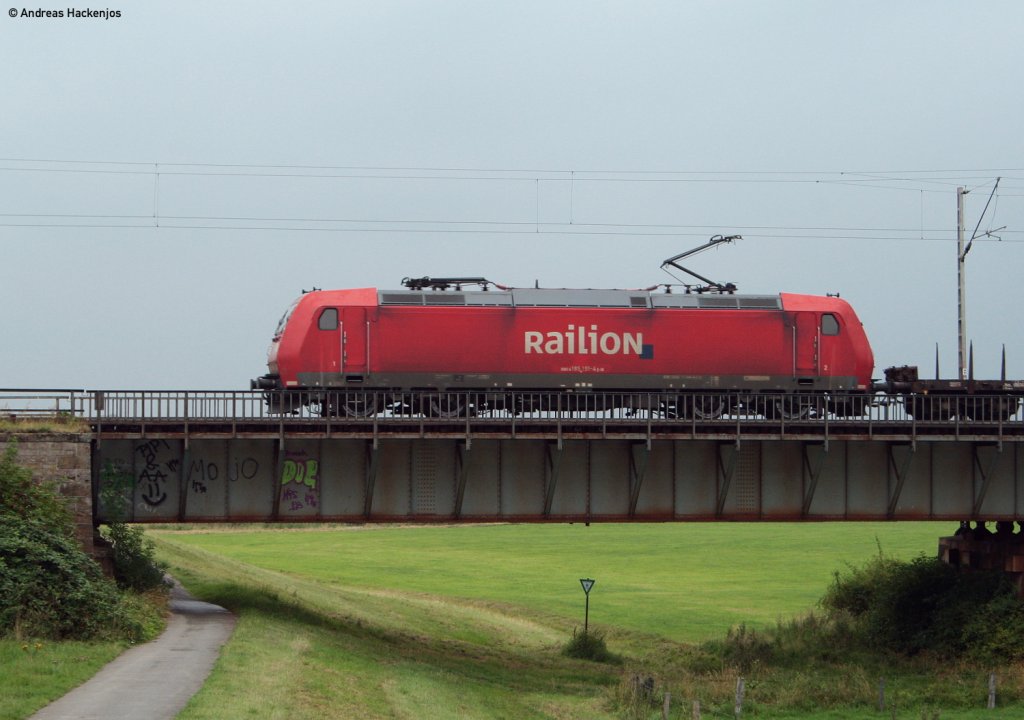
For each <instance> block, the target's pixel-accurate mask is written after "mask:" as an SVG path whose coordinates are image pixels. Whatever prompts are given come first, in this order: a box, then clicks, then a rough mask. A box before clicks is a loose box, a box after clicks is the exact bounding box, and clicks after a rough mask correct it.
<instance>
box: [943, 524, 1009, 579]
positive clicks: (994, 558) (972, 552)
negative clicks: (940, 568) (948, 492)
mask: <svg viewBox="0 0 1024 720" xmlns="http://www.w3.org/2000/svg"><path fill="white" fill-rule="evenodd" d="M1013 525H1014V524H1013V522H1010V521H999V522H996V531H995V532H994V533H993V532H991V531H990V530H988V529H987V528H986V527H985V523H982V522H977V523H975V527H974V528H972V527H970V523H969V522H966V521H964V522H962V523H961V524H960V529H959V530H957V532H956V534H955V535H953V536H951V537H944V538H939V558H940V559H941V560H942V562H944V563H946V564H947V565H952V566H953V567H956V568H960V569H961V570H965V571H968V572H969V571H972V570H999V571H1001V572H1003V573H1004V574H1005V575H1006V576H1007V577H1008V578H1009V579H1010V581H1011V582H1012V583H1013V584H1014V586H1015V587H1016V588H1017V594H1018V595H1020V596H1021V597H1024V524H1022V526H1021V531H1020V532H1016V533H1015V532H1014V530H1013Z"/></svg>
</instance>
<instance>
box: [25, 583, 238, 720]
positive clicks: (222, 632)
mask: <svg viewBox="0 0 1024 720" xmlns="http://www.w3.org/2000/svg"><path fill="white" fill-rule="evenodd" d="M170 608H171V613H172V614H171V618H170V620H169V621H168V623H167V629H166V630H164V632H163V633H162V634H161V635H160V637H158V638H157V639H156V640H153V641H151V642H148V643H146V644H144V645H137V646H136V647H133V648H131V649H130V650H127V651H125V652H123V653H121V655H119V656H118V657H117V658H116V659H114V660H113V661H111V662H110V663H108V664H107V665H106V666H105V667H104V668H103V669H102V670H100V671H99V672H98V673H96V675H94V676H93V677H92V679H90V680H87V681H86V682H85V683H84V684H82V685H80V686H79V687H77V688H75V689H74V690H72V691H71V692H69V693H68V694H67V695H65V696H64V697H62V698H60V699H59V700H55V701H54V702H52V703H50V704H49V705H47V706H46V707H44V708H43V709H42V710H40V711H39V712H37V713H36V714H35V715H33V716H32V717H31V718H30V720H100V719H101V718H102V720H139V719H140V718H146V719H147V720H165V719H166V720H170V718H173V717H174V716H175V715H177V714H178V713H179V712H181V709H182V708H183V707H185V703H187V702H188V701H189V698H191V697H192V696H193V695H195V694H196V692H198V691H199V688H201V687H202V686H203V683H204V682H205V681H206V677H207V676H208V675H209V674H210V670H212V669H213V664H214V663H215V662H216V661H217V656H218V655H219V654H220V648H221V645H223V644H224V643H225V641H227V639H228V638H229V637H231V631H232V630H234V627H235V616H234V615H232V614H231V613H229V612H228V611H227V610H225V609H224V608H222V607H220V606H219V605H213V604H211V603H205V602H201V601H199V600H196V599H194V598H193V597H192V596H191V595H189V594H188V592H187V591H186V590H185V589H184V588H183V587H181V585H179V584H178V583H177V582H175V584H174V589H173V590H172V591H171V603H170Z"/></svg>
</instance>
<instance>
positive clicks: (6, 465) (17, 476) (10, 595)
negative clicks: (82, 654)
mask: <svg viewBox="0 0 1024 720" xmlns="http://www.w3.org/2000/svg"><path fill="white" fill-rule="evenodd" d="M16 452H17V451H16V447H15V445H14V443H11V444H10V445H9V446H8V448H7V450H6V452H5V453H4V454H3V456H2V457H0V635H11V634H13V635H16V636H19V637H28V636H32V637H46V638H54V639H61V638H68V639H90V638H101V637H102V638H125V639H130V640H136V639H142V638H143V637H145V636H147V635H148V634H150V633H151V632H152V631H153V628H154V625H155V624H156V623H155V622H154V618H153V617H151V613H148V614H147V613H146V612H144V611H140V609H139V607H138V603H137V602H132V601H126V599H125V598H124V596H123V595H122V593H121V592H119V591H118V589H117V587H116V586H115V585H114V583H112V582H110V581H109V580H108V579H106V578H105V577H103V574H102V572H101V571H100V568H99V566H98V565H97V564H96V563H95V562H93V560H92V559H91V558H90V557H89V556H88V555H86V554H85V553H84V552H83V551H82V549H81V547H80V546H79V545H78V542H77V541H76V540H75V538H74V533H73V525H72V522H71V516H70V514H69V513H68V511H67V508H66V506H65V503H64V500H63V498H61V497H60V495H59V494H58V493H57V492H56V490H55V489H54V488H53V487H52V486H47V485H43V484H39V483H36V482H34V481H33V480H32V474H31V473H30V472H29V471H28V470H27V469H25V468H23V467H21V466H19V465H18V464H17V462H16Z"/></svg>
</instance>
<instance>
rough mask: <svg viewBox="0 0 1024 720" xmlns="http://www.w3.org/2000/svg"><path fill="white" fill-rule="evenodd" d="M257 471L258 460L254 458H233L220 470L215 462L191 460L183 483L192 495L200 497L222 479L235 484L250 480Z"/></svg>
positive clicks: (258, 467)
mask: <svg viewBox="0 0 1024 720" xmlns="http://www.w3.org/2000/svg"><path fill="white" fill-rule="evenodd" d="M259 471H260V463H259V460H257V459H256V458H254V457H246V458H234V459H232V460H231V461H229V462H228V464H227V467H226V468H221V466H220V464H218V463H217V461H216V460H204V459H202V458H200V459H198V460H193V461H192V464H191V465H189V468H188V475H186V476H185V483H186V484H187V485H188V487H189V489H190V490H191V491H192V492H193V493H196V494H199V495H201V494H203V493H205V492H207V491H208V490H209V486H210V483H213V482H216V481H217V480H218V479H220V478H222V477H226V478H227V479H228V482H237V481H238V480H239V479H242V480H252V479H253V478H254V477H256V475H257V473H259Z"/></svg>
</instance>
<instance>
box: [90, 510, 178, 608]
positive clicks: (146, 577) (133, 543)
mask: <svg viewBox="0 0 1024 720" xmlns="http://www.w3.org/2000/svg"><path fill="white" fill-rule="evenodd" d="M103 536H104V537H105V538H106V539H107V540H109V541H110V544H111V549H112V551H113V561H114V579H115V580H117V584H118V586H119V587H121V588H125V589H128V590H135V591H136V592H146V591H147V590H153V589H154V588H158V587H161V586H163V584H164V571H165V570H166V569H167V567H166V565H164V564H163V563H160V562H158V561H157V559H156V557H155V555H154V546H153V541H152V540H150V539H149V538H147V537H146V535H145V533H144V532H143V531H142V528H139V527H133V526H131V525H126V524H125V523H111V524H110V525H108V526H107V527H106V529H105V530H104V533H103Z"/></svg>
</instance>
